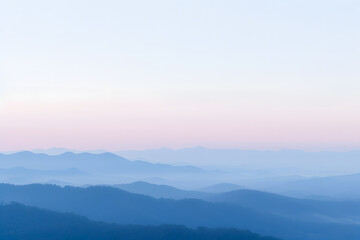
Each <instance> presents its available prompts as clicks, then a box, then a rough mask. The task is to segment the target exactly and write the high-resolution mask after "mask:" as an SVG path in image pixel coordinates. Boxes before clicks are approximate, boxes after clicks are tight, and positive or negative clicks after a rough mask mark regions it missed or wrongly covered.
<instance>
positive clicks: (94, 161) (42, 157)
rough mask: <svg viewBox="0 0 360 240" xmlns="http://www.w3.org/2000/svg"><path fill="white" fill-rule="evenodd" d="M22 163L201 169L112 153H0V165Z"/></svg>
mask: <svg viewBox="0 0 360 240" xmlns="http://www.w3.org/2000/svg"><path fill="white" fill-rule="evenodd" d="M19 166H21V167H25V168H36V169H40V170H49V169H59V168H60V169H64V168H78V169H80V170H83V171H87V172H90V173H116V174H119V173H125V174H128V173H138V174H142V175H146V174H149V173H150V174H151V173H162V174H174V173H177V174H181V173H182V174H183V173H202V172H205V170H203V169H200V168H197V167H193V166H172V165H168V164H153V163H149V162H145V161H130V160H127V159H125V158H123V157H120V156H118V155H116V154H113V153H108V152H106V153H100V154H93V153H72V152H66V153H62V154H60V155H47V154H44V153H33V152H29V151H23V152H17V153H13V154H0V167H1V168H12V167H19Z"/></svg>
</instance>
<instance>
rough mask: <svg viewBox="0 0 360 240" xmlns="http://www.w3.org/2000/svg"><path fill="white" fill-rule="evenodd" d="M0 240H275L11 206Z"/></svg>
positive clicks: (4, 213) (0, 213) (0, 222)
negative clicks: (102, 219) (124, 223)
mask: <svg viewBox="0 0 360 240" xmlns="http://www.w3.org/2000/svg"><path fill="white" fill-rule="evenodd" d="M0 239H7V240H20V239H21V240H39V239H47V240H67V239H76V240H85V239H86V240H107V239H109V240H110V239H111V240H113V239H121V240H144V239H146V240H192V239H194V240H195V239H196V240H235V239H237V240H275V238H271V237H262V236H259V235H257V234H254V233H251V232H249V231H241V230H237V229H230V228H228V229H226V228H218V229H209V228H196V229H191V228H186V227H184V226H178V225H162V226H156V227H154V226H138V225H126V226H123V225H116V224H106V223H102V222H95V221H90V220H88V219H87V218H85V217H80V216H76V215H73V214H64V213H57V212H53V211H49V210H43V209H38V208H35V207H27V206H24V205H21V204H17V203H12V204H7V205H2V206H0Z"/></svg>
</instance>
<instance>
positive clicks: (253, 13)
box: [0, 0, 360, 150]
mask: <svg viewBox="0 0 360 240" xmlns="http://www.w3.org/2000/svg"><path fill="white" fill-rule="evenodd" d="M0 36H1V37H0V52H1V54H0V61H1V62H0V63H1V65H0V117H1V119H2V121H0V134H1V133H2V136H0V143H1V144H2V146H3V148H4V149H19V148H38V147H64V146H65V145H66V146H67V147H71V148H86V149H88V148H93V147H94V148H108V149H127V148H131V149H133V148H152V147H174V148H178V147H188V146H194V145H204V146H208V147H241V148H250V149H281V148H300V149H338V150H341V149H354V148H359V147H360V139H359V137H358V136H360V123H359V122H360V91H359V89H360V73H359V62H360V61H359V60H360V44H359V43H360V2H359V1H350V0H344V1H340V0H337V1H331V0H330V1H329V0H328V1H325V0H315V1H310V0H309V1H305V0H302V1H300V0H291V1H290V0H288V1H284V0H283V1H281V0H278V1H270V0H268V1H265V0H264V1H256V0H251V1H250V0H248V1H241V0H239V1H184V0H182V1H137V0H135V1H106V0H105V1H91V0H86V1H85V0H72V1H66V0H61V1H60V0H59V1H48V0H47V1H45V0H44V1H37V0H32V1H17V0H4V1H1V2H0ZM24 119H25V120H24ZM109 119H111V120H109ZM84 122H86V124H85V126H84V124H83V123H84ZM44 126H45V127H44ZM49 129H50V130H49ZM57 129H58V130H57ZM94 129H95V130H96V131H95V130H94ZM67 132H71V133H74V134H75V135H81V136H78V137H76V138H74V137H73V136H72V137H69V136H68V135H67V134H66V133H67ZM19 139H21V140H19ZM89 139H92V140H89ZM72 141H73V142H72Z"/></svg>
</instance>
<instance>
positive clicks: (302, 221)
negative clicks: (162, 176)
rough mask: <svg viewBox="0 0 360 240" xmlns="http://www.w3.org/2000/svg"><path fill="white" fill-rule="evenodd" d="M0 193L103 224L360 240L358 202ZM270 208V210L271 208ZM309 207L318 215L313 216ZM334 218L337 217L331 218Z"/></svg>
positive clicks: (90, 191) (112, 191) (94, 191)
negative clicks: (175, 198)
mask: <svg viewBox="0 0 360 240" xmlns="http://www.w3.org/2000/svg"><path fill="white" fill-rule="evenodd" d="M238 191H245V190H238ZM246 191H248V190H246ZM0 192H1V193H2V194H1V195H0V201H1V202H4V203H9V202H14V201H15V202H19V203H22V204H25V205H29V206H36V207H40V208H45V209H48V210H53V211H58V212H63V213H65V212H70V213H74V214H78V215H81V216H86V217H88V218H90V219H92V220H96V221H104V222H108V223H117V224H140V225H161V224H181V225H186V226H188V227H199V226H205V227H212V228H213V227H236V228H238V229H247V230H250V231H253V232H256V233H259V234H263V235H269V236H275V237H278V238H282V239H288V240H304V239H308V240H323V239H327V240H335V239H336V240H338V239H349V240H353V239H354V240H355V239H359V238H360V227H359V225H358V224H357V222H356V216H357V214H358V213H357V212H356V211H354V209H360V207H359V203H358V202H354V203H353V205H347V204H348V203H344V204H346V206H348V207H347V209H348V210H346V211H345V210H344V211H343V212H341V211H340V210H341V207H343V208H344V206H345V205H341V204H340V203H338V204H339V205H336V204H334V203H331V204H329V205H328V207H327V208H326V205H325V203H324V202H321V201H319V202H318V205H317V206H315V205H311V204H310V205H309V203H308V202H306V201H304V202H303V201H302V200H294V199H289V198H286V197H282V196H277V195H271V194H267V193H265V194H264V193H251V194H248V193H246V194H244V193H241V192H240V195H242V196H244V195H246V196H247V199H246V198H245V197H240V198H238V197H237V196H238V193H236V192H235V193H232V192H230V193H228V194H229V195H224V194H220V195H218V196H217V198H216V197H211V199H208V200H201V199H184V200H172V199H154V198H152V197H149V196H145V195H139V194H134V193H129V192H126V191H123V190H120V189H116V188H112V187H105V186H98V187H87V188H78V187H64V188H61V187H58V186H54V185H40V184H34V185H25V186H15V185H9V184H1V185H0ZM239 199H240V200H241V199H243V200H242V201H240V200H239ZM244 199H245V200H246V201H245V200H244ZM297 201H299V202H297ZM314 202H316V201H314ZM271 206H274V209H272V207H271ZM321 206H324V207H323V209H322V211H323V212H321V211H320V210H321V208H320V207H321ZM334 206H338V207H337V210H334V212H331V209H332V208H334ZM312 208H317V209H319V208H320V210H318V211H315V210H313V209H312ZM351 210H352V212H351ZM309 211H310V213H311V212H313V213H314V216H312V217H310V216H311V214H309V215H304V216H301V212H305V213H308V212H309ZM337 211H338V212H337ZM339 211H340V212H339ZM328 212H329V213H328ZM319 213H322V218H320V217H315V216H316V215H318V214H319ZM339 213H340V215H336V214H339ZM341 214H342V215H341Z"/></svg>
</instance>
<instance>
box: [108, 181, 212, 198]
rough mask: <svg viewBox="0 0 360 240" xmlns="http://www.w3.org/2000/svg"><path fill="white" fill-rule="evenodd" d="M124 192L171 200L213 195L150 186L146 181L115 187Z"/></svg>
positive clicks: (154, 185)
mask: <svg viewBox="0 0 360 240" xmlns="http://www.w3.org/2000/svg"><path fill="white" fill-rule="evenodd" d="M113 186H114V187H116V188H120V189H122V190H125V191H128V192H131V193H138V194H143V195H147V196H151V197H154V198H171V199H186V198H199V199H203V198H206V197H209V196H211V195H212V194H209V193H205V192H200V191H187V190H182V189H179V188H175V187H171V186H168V185H159V184H150V183H147V182H144V181H138V182H133V183H128V184H116V185H113Z"/></svg>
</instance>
